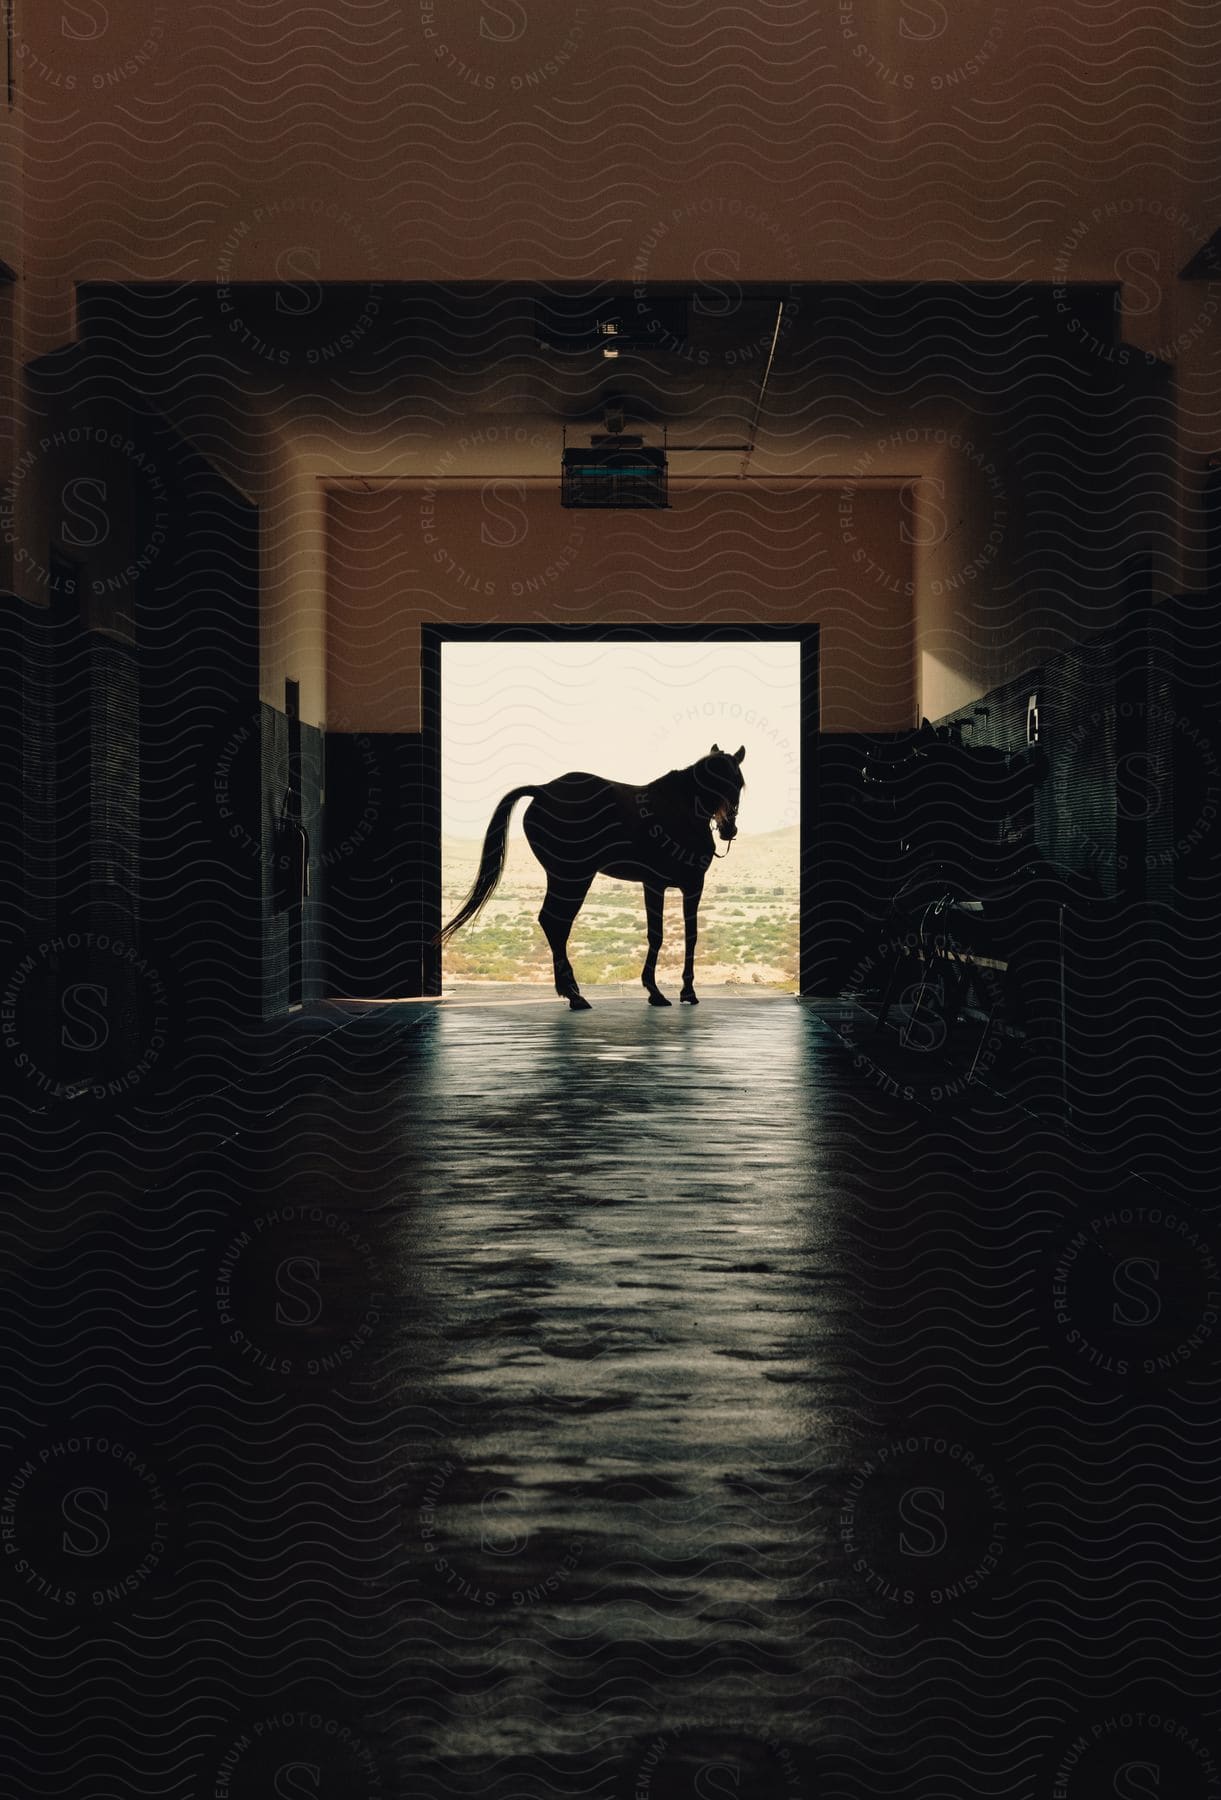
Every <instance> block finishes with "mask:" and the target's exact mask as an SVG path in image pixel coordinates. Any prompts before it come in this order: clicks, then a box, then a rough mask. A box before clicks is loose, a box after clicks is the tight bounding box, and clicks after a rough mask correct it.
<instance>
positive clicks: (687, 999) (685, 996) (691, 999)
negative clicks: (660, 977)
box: [678, 988, 700, 1006]
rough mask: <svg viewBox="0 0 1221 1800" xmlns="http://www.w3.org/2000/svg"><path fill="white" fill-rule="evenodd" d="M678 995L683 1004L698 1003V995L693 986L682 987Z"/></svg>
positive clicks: (691, 1004) (693, 1004) (692, 1004)
mask: <svg viewBox="0 0 1221 1800" xmlns="http://www.w3.org/2000/svg"><path fill="white" fill-rule="evenodd" d="M678 997H679V999H680V1000H681V1001H682V1002H683V1004H684V1006H698V1005H699V1003H700V1002H699V995H698V994H697V993H696V991H695V989H694V988H684V989H683V991H682V993H681V994H680V995H679V996H678Z"/></svg>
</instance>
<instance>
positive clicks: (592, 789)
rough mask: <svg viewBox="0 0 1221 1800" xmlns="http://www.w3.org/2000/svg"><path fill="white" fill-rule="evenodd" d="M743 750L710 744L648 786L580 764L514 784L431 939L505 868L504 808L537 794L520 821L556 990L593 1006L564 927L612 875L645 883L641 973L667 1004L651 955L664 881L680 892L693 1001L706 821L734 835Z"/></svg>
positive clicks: (462, 916) (685, 991) (710, 843)
mask: <svg viewBox="0 0 1221 1800" xmlns="http://www.w3.org/2000/svg"><path fill="white" fill-rule="evenodd" d="M745 755H746V748H745V746H743V747H742V748H741V749H740V750H738V751H737V752H736V754H734V755H732V756H731V755H730V754H729V752H728V751H727V750H721V749H720V748H719V747H718V746H717V745H716V744H714V745H713V746H712V749H711V751H710V752H709V754H708V755H707V756H701V757H700V759H699V761H698V762H694V763H692V764H691V765H690V767H689V768H686V769H671V770H670V772H669V774H667V775H659V776H658V777H657V779H656V781H650V782H649V783H648V784H647V785H646V786H644V787H637V786H634V785H633V784H632V783H631V782H627V781H607V780H605V779H604V778H603V777H602V776H601V775H588V774H586V773H585V772H584V771H577V772H576V773H574V774H570V775H560V776H558V777H557V778H556V780H554V781H547V782H543V783H541V784H540V785H538V786H537V787H518V788H513V789H512V791H511V792H510V793H507V794H506V795H505V796H504V798H503V800H501V801H500V802H499V803H498V805H497V807H496V810H495V811H494V812H493V814H492V817H491V821H490V823H489V825H488V829H487V833H486V835H485V837H484V840H483V853H482V856H481V857H480V861H479V870H478V873H477V874H476V876H475V880H474V883H473V885H472V887H471V891H470V893H469V894H468V895H467V897H466V899H465V900H464V901H463V903H462V905H461V906H460V907H459V909H458V911H457V912H456V913H455V914H454V916H453V918H452V919H451V920H450V921H449V923H448V925H446V926H444V927H443V928H442V930H441V931H440V932H439V933H438V935H437V942H438V943H441V944H444V943H448V941H449V939H450V938H451V937H452V936H453V935H454V933H455V932H456V931H459V930H460V929H461V928H462V926H463V925H467V924H469V923H470V921H471V920H472V919H473V918H475V917H476V916H477V914H478V913H480V912H481V911H482V910H483V908H484V906H486V904H487V902H488V901H489V900H490V899H491V897H492V894H493V893H494V892H495V889H496V884H497V882H498V881H499V880H500V877H501V875H502V874H503V873H504V865H505V852H506V849H507V845H508V837H509V818H510V815H511V814H512V811H513V808H514V807H515V806H516V805H517V802H518V801H519V800H520V799H522V798H523V797H524V796H525V795H526V794H533V796H534V799H533V800H532V801H531V803H530V805H529V806H528V807H527V808H526V812H525V817H524V818H523V820H522V826H523V828H524V830H525V833H526V840H527V842H528V843H529V845H530V848H531V850H533V852H534V854H535V856H537V858H538V860H539V862H540V863H541V864H542V865H543V868H544V870H545V871H546V875H547V893H546V897H545V899H544V900H543V905H542V910H541V911H540V913H539V915H538V922H539V924H540V925H541V926H542V928H543V931H544V932H545V933H546V937H547V942H548V943H549V944H550V946H551V959H552V963H553V965H554V968H555V991H556V993H557V994H559V995H560V997H561V999H564V1000H567V1002H568V1004H569V1006H570V1007H571V1008H572V1010H573V1011H574V1012H579V1011H585V1010H587V1009H588V1007H589V1001H588V1000H586V999H585V997H584V995H583V994H582V993H581V990H580V988H579V987H578V986H577V978H576V976H575V975H574V974H573V971H572V964H571V963H570V962H569V960H568V934H569V932H570V931H571V930H572V922H573V920H574V919H575V918H576V916H577V914H578V913H579V912H580V910H581V906H582V904H583V902H584V899H585V896H586V894H588V892H589V889H590V884H591V882H592V881H593V878H594V876H595V875H610V876H612V877H613V878H614V879H615V880H616V881H639V882H641V883H642V884H643V886H644V906H645V918H646V922H647V927H648V954H647V955H646V957H645V959H644V968H643V970H642V971H641V976H640V979H641V981H642V983H643V984H644V987H645V990H646V992H647V994H648V997H649V1005H650V1006H669V1004H670V1002H669V1001H668V1000H667V999H666V997H665V995H664V994H663V993H662V991H661V989H660V988H659V987H658V985H657V978H656V977H657V953H658V951H659V950H660V949H661V941H662V916H663V912H664V907H665V895H666V889H667V888H671V887H676V888H678V889H679V890H680V891H681V893H682V896H683V926H684V932H685V955H684V959H683V985H682V991H681V993H680V994H679V999H680V1000H685V1001H686V1002H687V1003H688V1005H690V1006H697V1005H698V1004H699V1001H698V999H697V996H696V992H695V944H696V938H697V936H698V929H699V928H698V920H699V904H700V896H701V894H702V893H703V891H704V876H705V874H706V873H707V870H708V867H709V864H710V863H711V862H712V859H713V857H714V855H715V854H716V850H715V844H714V840H713V835H712V828H713V826H714V825H715V826H716V830H717V832H718V834H719V836H720V837H721V839H722V841H723V842H724V843H726V844H729V843H732V842H733V840H734V838H735V837H736V836H737V833H738V825H737V815H738V802H739V800H740V798H741V793H742V787H743V780H742V770H741V763H742V759H743V757H744V756H745Z"/></svg>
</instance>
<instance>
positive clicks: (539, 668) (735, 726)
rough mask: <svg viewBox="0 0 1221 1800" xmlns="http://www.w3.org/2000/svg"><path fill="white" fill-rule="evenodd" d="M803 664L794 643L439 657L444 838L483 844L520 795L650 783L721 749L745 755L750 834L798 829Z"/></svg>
mask: <svg viewBox="0 0 1221 1800" xmlns="http://www.w3.org/2000/svg"><path fill="white" fill-rule="evenodd" d="M800 655H801V651H800V646H799V645H797V644H795V643H788V644H756V643H746V642H743V643H684V644H679V643H674V644H658V643H610V644H606V643H585V644H549V643H543V642H533V643H525V644H514V643H450V644H444V645H443V646H442V650H441V733H442V736H441V767H442V793H441V808H442V813H441V818H442V824H441V829H442V832H443V833H444V835H445V836H447V837H472V838H473V837H478V838H481V837H482V836H483V833H484V832H485V831H486V829H487V823H488V819H489V817H490V816H491V812H492V808H493V807H494V806H495V804H496V802H497V801H498V800H499V799H500V797H501V795H502V794H504V793H505V792H507V790H508V789H509V788H512V787H519V786H521V785H522V784H523V783H525V782H537V781H549V780H551V779H553V778H554V777H555V776H556V775H563V774H566V773H567V772H568V770H570V769H587V770H589V771H590V772H591V773H593V774H595V775H605V776H607V777H608V778H609V779H611V780H612V781H638V782H645V781H649V780H651V779H652V778H654V777H655V776H657V775H663V774H665V772H666V771H667V770H668V769H681V768H685V767H686V766H687V764H688V763H693V762H695V760H696V759H697V758H698V757H700V756H706V755H707V753H708V751H709V750H710V749H711V748H712V745H713V744H714V743H716V744H719V745H720V747H721V749H722V750H730V751H734V750H736V749H737V748H738V746H739V744H745V746H746V760H745V761H744V763H743V764H742V773H743V775H744V776H745V777H746V784H747V785H746V792H745V794H744V795H743V796H742V810H741V812H740V814H739V819H738V823H739V826H740V828H741V830H742V831H743V832H744V833H745V832H758V831H776V830H778V829H779V828H780V827H781V826H784V825H796V824H797V823H798V820H799V806H800V791H799V790H800V773H801V764H800V750H799V745H800V736H799V718H800V673H799V670H800ZM524 811H525V807H524V806H521V807H518V809H517V811H516V813H515V815H514V820H513V830H514V832H515V833H518V832H520V830H521V816H522V814H523V813H524Z"/></svg>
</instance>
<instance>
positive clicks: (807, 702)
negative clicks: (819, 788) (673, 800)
mask: <svg viewBox="0 0 1221 1800" xmlns="http://www.w3.org/2000/svg"><path fill="white" fill-rule="evenodd" d="M816 704H817V631H816V628H814V627H808V628H804V629H797V628H792V629H787V630H786V629H782V628H775V629H768V628H758V629H755V628H749V627H737V628H727V629H725V630H723V631H719V632H701V631H699V630H698V629H696V630H691V631H687V630H671V631H663V630H660V629H659V630H657V631H656V632H650V631H647V630H635V629H629V628H613V627H608V628H606V629H604V630H595V629H563V628H551V629H547V628H541V629H537V630H525V629H522V628H517V629H514V630H500V631H498V630H496V628H494V627H485V628H482V629H480V628H467V629H461V628H450V627H440V626H438V627H429V628H428V629H427V631H426V635H425V709H426V724H427V731H426V736H427V738H428V740H429V745H428V747H429V748H430V750H431V753H432V754H431V757H430V760H431V761H432V763H433V765H434V779H435V784H436V800H437V814H436V815H434V816H439V825H440V832H439V839H440V841H439V857H438V862H437V866H436V868H435V871H434V874H435V878H436V884H437V889H438V894H437V899H438V901H439V905H438V908H437V914H438V918H445V917H450V916H452V914H453V913H454V912H455V911H456V910H457V907H458V905H459V904H460V902H461V900H462V899H463V898H464V896H465V894H466V892H467V891H468V889H469V887H470V884H471V880H472V877H473V875H474V871H475V867H476V865H477V862H478V857H479V851H480V847H481V844H482V839H483V834H484V831H485V830H486V828H487V824H488V820H489V818H490V816H491V813H492V810H493V808H494V806H495V805H496V803H497V801H498V800H499V799H500V798H501V796H502V795H503V794H504V793H506V792H507V791H508V790H509V789H510V788H513V787H516V786H519V785H523V784H526V783H530V782H542V781H547V780H550V779H552V778H554V777H555V776H557V775H561V774H564V773H566V772H567V771H569V770H573V769H585V770H588V771H591V772H593V773H595V774H599V775H605V776H608V777H610V778H611V779H614V780H618V781H628V782H639V783H641V784H644V783H646V782H648V781H651V780H654V779H656V777H658V776H659V775H662V774H664V773H665V772H666V771H668V770H670V769H674V768H682V767H685V766H686V765H688V764H689V763H692V762H694V761H695V760H696V759H697V758H698V757H700V756H703V755H705V754H706V753H707V752H708V750H709V749H710V748H711V746H712V744H713V743H714V742H715V743H718V744H720V745H721V747H722V748H727V749H729V750H731V751H732V750H735V749H736V748H737V747H738V745H740V744H741V745H745V748H746V760H745V763H744V765H743V773H744V775H745V776H746V782H747V786H746V789H745V792H744V795H743V800H742V807H741V811H740V814H739V819H738V824H739V833H738V837H737V839H736V840H735V842H734V845H733V849H732V853H731V854H730V855H727V856H725V857H723V859H722V860H720V861H718V862H716V863H714V864H713V866H712V868H711V869H710V870H709V875H708V880H707V883H706V886H705V890H704V899H703V904H702V906H701V915H700V948H699V955H698V962H697V968H698V976H699V980H700V981H701V982H702V983H703V984H704V985H706V986H721V985H725V986H730V987H735V986H748V987H753V988H759V987H766V988H772V989H774V990H777V991H780V992H789V993H796V992H798V991H800V988H801V915H802V910H803V908H802V901H803V889H805V888H806V885H807V884H805V883H803V870H805V872H806V873H807V875H808V855H807V854H806V852H807V846H808V841H809V817H808V811H809V806H808V803H809V800H810V797H811V783H810V779H809V769H808V766H807V765H808V763H809V762H811V761H812V758H813V731H814V725H815V708H816ZM803 746H804V748H805V751H806V754H805V756H804V757H803ZM528 804H529V801H528V800H524V801H522V802H521V803H519V805H518V807H517V808H516V810H515V813H514V817H513V822H512V828H511V833H510V838H509V849H508V857H507V861H506V867H505V873H504V876H503V878H502V881H501V883H500V886H499V887H498V889H497V891H496V894H495V895H494V896H493V899H492V901H491V902H490V903H489V904H488V906H487V908H486V909H485V911H484V912H483V914H481V916H480V917H479V918H478V919H477V920H475V921H473V922H472V924H471V925H470V926H468V927H466V928H465V929H464V930H463V931H462V932H461V933H460V934H459V935H458V936H457V937H456V938H455V939H454V940H453V941H452V942H451V943H450V944H449V945H448V946H447V948H446V951H445V953H444V962H443V963H442V964H441V965H440V966H439V967H437V968H435V969H434V971H433V974H434V978H435V980H436V983H437V986H439V984H440V981H441V980H442V979H443V980H444V982H445V985H446V986H449V985H451V984H454V983H462V984H467V983H479V982H513V983H514V984H538V985H539V986H540V987H543V986H545V987H546V988H548V989H549V988H550V987H551V984H552V966H551V956H550V951H549V950H548V947H547V944H546V941H545V939H544V937H543V933H542V931H541V930H540V928H539V925H538V923H537V915H538V910H539V905H540V902H541V900H542V896H543V891H544V886H545V877H544V875H543V871H542V869H541V868H540V867H539V865H538V864H537V862H536V860H535V858H534V856H533V854H532V853H531V851H530V849H529V846H528V845H527V843H526V841H525V838H524V836H523V834H522V828H521V819H522V816H523V814H524V812H525V810H526V807H527V806H528ZM717 848H718V850H723V848H724V846H723V845H719V844H718V846H717ZM682 938H683V934H682V917H681V903H680V898H679V895H678V893H677V892H674V893H672V894H671V895H670V896H669V897H668V900H667V907H666V941H665V947H664V949H663V952H662V960H661V964H660V970H661V971H662V972H663V973H669V972H670V964H671V963H673V965H674V969H675V970H677V966H678V964H679V963H680V962H681V956H682ZM644 949H645V921H644V902H643V894H642V891H641V889H640V887H639V885H638V884H635V883H626V882H617V881H613V880H611V879H609V878H608V877H604V876H599V877H598V878H597V879H596V881H595V883H594V886H593V888H592V889H591V890H590V893H589V896H588V899H587V900H586V902H585V905H584V906H583V908H582V910H581V913H580V914H579V916H578V918H577V921H576V924H575V926H574V928H573V934H572V939H571V942H570V944H569V953H570V955H571V957H572V960H573V963H574V966H576V967H577V968H578V970H579V973H580V979H581V982H582V985H583V986H585V987H595V988H596V987H597V986H599V985H607V984H614V983H619V982H631V983H638V982H639V978H640V967H641V963H642V961H643V957H644ZM433 991H437V989H436V987H434V989H433Z"/></svg>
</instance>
